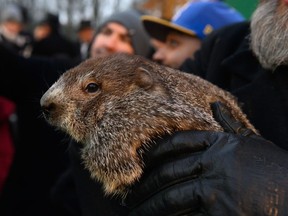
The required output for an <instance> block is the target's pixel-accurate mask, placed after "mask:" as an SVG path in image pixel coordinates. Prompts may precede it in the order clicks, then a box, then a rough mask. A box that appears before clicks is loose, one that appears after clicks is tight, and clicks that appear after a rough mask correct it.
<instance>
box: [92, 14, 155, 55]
mask: <svg viewBox="0 0 288 216" xmlns="http://www.w3.org/2000/svg"><path fill="white" fill-rule="evenodd" d="M141 16H142V14H141V13H140V12H138V11H137V10H127V11H122V12H118V13H115V14H113V15H111V16H110V17H108V18H107V19H106V20H105V21H104V22H103V23H102V24H101V25H100V27H99V28H98V31H99V30H100V29H101V28H102V27H103V26H104V25H106V24H107V23H109V22H117V23H120V24H121V25H123V26H125V28H127V30H128V32H129V34H130V36H131V39H132V46H133V48H134V50H135V54H137V55H142V56H145V57H147V56H148V54H149V53H150V51H151V46H150V41H149V40H150V39H149V36H148V34H147V32H146V31H145V29H144V27H143V24H142V22H141ZM97 34H98V32H97V33H96V35H97Z"/></svg>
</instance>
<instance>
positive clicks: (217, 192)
mask: <svg viewBox="0 0 288 216" xmlns="http://www.w3.org/2000/svg"><path fill="white" fill-rule="evenodd" d="M213 108H214V114H215V117H217V118H218V120H219V122H220V123H221V124H222V125H223V127H224V128H225V130H227V132H229V133H227V132H208V131H182V132H177V133H176V134H174V135H173V136H172V137H167V138H165V139H163V140H161V141H160V142H158V144H157V145H156V146H155V148H154V149H151V151H149V153H148V154H147V155H146V158H145V160H146V163H147V167H146V169H145V171H144V175H143V177H142V178H141V179H140V181H139V182H138V183H137V184H135V186H134V187H133V188H132V189H131V193H129V194H128V196H127V199H126V201H125V204H126V205H127V206H128V207H129V208H130V209H131V213H130V215H131V216H132V215H137V216H141V215H143V216H144V215H145V216H149V215H153V216H161V215H163V216H164V215H165V216H169V215H171V216H172V215H173V216H176V215H197V216H199V215H213V216H226V215H227V216H232V215H233V216H237V215H249V216H251V215H261V216H263V215H269V216H272V215H273V216H274V215H278V216H280V215H287V214H288V152H286V151H284V150H282V149H280V148H279V147H277V146H276V145H275V144H273V143H271V142H269V141H267V140H265V139H263V138H262V137H260V136H257V135H255V134H253V133H252V132H251V131H250V130H248V129H246V128H244V127H243V125H242V124H241V123H239V122H237V121H236V120H235V119H233V118H232V117H231V116H230V113H229V112H228V111H227V110H225V107H222V106H221V104H219V103H216V104H214V107H213Z"/></svg>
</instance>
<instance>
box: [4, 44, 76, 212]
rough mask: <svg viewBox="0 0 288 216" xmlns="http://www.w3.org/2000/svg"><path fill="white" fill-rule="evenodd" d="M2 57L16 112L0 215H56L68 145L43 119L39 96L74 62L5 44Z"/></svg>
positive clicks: (8, 95) (6, 88)
mask: <svg viewBox="0 0 288 216" xmlns="http://www.w3.org/2000/svg"><path fill="white" fill-rule="evenodd" d="M0 55H1V58H2V60H1V65H0V71H1V79H0V95H1V96H4V97H6V98H8V99H9V100H11V101H13V102H14V103H15V105H16V113H17V116H18V122H17V123H18V125H17V126H18V127H17V128H18V130H17V136H16V142H15V143H14V144H15V146H14V149H15V154H14V160H13V163H12V167H11V168H10V172H9V175H8V177H7V178H6V180H5V185H4V187H3V190H2V193H1V194H0V215H1V216H8V215H9V216H20V215H21V216H28V215H29V216H38V215H41V216H51V215H53V216H56V215H57V214H56V213H55V211H56V210H55V209H56V208H57V207H56V206H55V205H53V203H52V202H51V200H50V191H51V188H52V186H53V185H54V183H55V181H56V179H58V177H59V175H60V173H62V172H63V171H64V170H65V169H66V165H67V148H68V144H67V143H65V135H64V134H61V133H60V132H55V129H53V128H52V127H50V126H49V125H48V124H47V123H46V121H45V120H44V118H42V117H41V109H40V98H41V96H42V94H43V92H45V91H46V90H47V89H48V88H49V86H50V85H52V84H53V83H54V82H55V81H56V80H57V79H58V77H59V76H60V74H61V73H63V72H64V71H66V70H67V69H69V68H71V67H72V66H75V65H76V63H75V65H74V63H71V62H70V61H68V59H67V61H66V60H65V61H64V59H63V58H61V60H58V59H53V58H27V59H26V58H22V57H21V56H18V55H15V54H13V53H12V52H10V51H9V50H8V49H6V48H5V47H4V46H2V45H0ZM0 167H1V165H0ZM59 215H61V216H63V214H59Z"/></svg>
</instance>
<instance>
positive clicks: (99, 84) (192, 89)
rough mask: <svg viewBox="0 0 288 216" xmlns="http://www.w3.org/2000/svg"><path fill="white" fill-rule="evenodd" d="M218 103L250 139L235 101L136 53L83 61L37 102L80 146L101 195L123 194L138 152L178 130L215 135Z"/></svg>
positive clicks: (137, 165) (135, 174)
mask: <svg viewBox="0 0 288 216" xmlns="http://www.w3.org/2000/svg"><path fill="white" fill-rule="evenodd" d="M215 101H220V102H222V103H223V104H225V105H226V106H227V107H228V108H229V109H230V110H231V113H232V115H233V116H234V117H235V118H236V119H237V120H239V121H241V122H242V123H243V124H244V125H245V126H246V127H247V128H250V129H251V130H253V131H254V132H255V133H257V131H256V129H255V128H254V127H253V126H252V125H251V123H250V122H249V120H248V119H247V118H246V115H245V114H244V113H243V112H242V111H241V109H240V108H239V106H238V102H237V100H236V98H235V97H233V96H232V95H231V94H230V93H228V92H226V91H224V90H222V89H220V88H219V87H217V86H215V85H213V84H211V83H210V82H208V81H206V80H204V79H202V78H200V77H198V76H195V75H192V74H188V73H184V72H181V71H179V70H175V69H172V68H169V67H165V66H161V65H159V64H157V63H155V62H152V61H150V60H147V59H145V58H143V57H140V56H137V55H128V54H113V55H109V56H106V57H101V58H97V59H88V60H86V61H84V62H83V63H81V64H79V65H78V66H76V67H75V68H72V69H70V70H68V71H67V72H65V73H64V74H62V75H61V77H60V78H59V80H58V81H57V82H56V83H54V84H53V85H52V86H51V87H50V89H48V91H47V92H46V93H45V94H44V95H43V96H42V98H41V102H40V103H41V106H42V108H43V114H44V117H45V118H46V120H47V121H48V122H49V123H50V124H51V125H53V126H55V127H56V128H58V129H61V130H63V131H65V132H66V133H68V134H69V135H71V137H72V138H74V139H75V140H76V141H78V142H80V143H82V144H83V145H84V146H83V148H82V152H81V156H82V159H83V162H84V164H85V167H86V168H87V169H88V170H89V171H90V173H91V176H92V178H94V179H96V180H98V181H100V182H102V183H103V186H104V191H105V193H106V194H112V195H120V196H121V195H125V193H126V192H127V188H129V186H131V185H132V184H133V183H135V181H137V180H138V179H139V178H140V177H141V175H142V172H143V167H144V166H145V164H143V161H142V160H141V156H140V155H139V152H138V151H137V150H139V148H143V146H146V147H147V148H146V147H145V149H148V150H149V146H151V143H153V139H156V138H159V137H161V136H163V135H164V134H172V133H173V132H175V131H180V130H212V131H223V128H222V127H221V126H220V125H219V123H218V122H217V121H216V120H215V119H214V118H213V115H212V111H211V107H210V104H211V103H212V102H215Z"/></svg>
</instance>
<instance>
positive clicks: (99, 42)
mask: <svg viewBox="0 0 288 216" xmlns="http://www.w3.org/2000/svg"><path fill="white" fill-rule="evenodd" d="M116 52H123V53H129V54H133V53H134V49H133V47H132V41H131V37H130V35H129V33H128V30H127V29H126V28H125V27H124V26H122V25H121V24H119V23H115V22H110V23H107V24H106V25H105V26H103V27H102V29H101V30H100V32H99V33H98V34H97V35H96V37H95V38H94V40H93V42H92V46H91V51H90V56H91V57H93V58H94V57H99V56H102V55H106V54H112V53H116Z"/></svg>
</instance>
